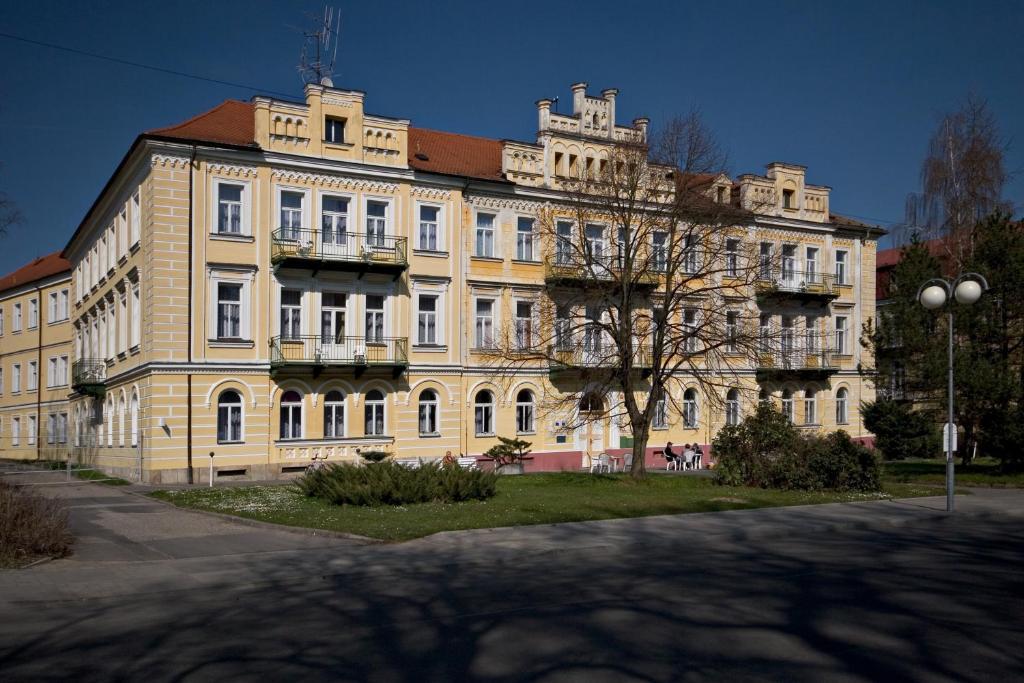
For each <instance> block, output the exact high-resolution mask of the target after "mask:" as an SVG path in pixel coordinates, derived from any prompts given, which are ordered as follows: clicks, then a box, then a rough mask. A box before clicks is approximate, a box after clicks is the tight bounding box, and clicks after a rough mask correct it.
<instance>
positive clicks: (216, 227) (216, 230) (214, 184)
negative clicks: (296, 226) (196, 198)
mask: <svg viewBox="0 0 1024 683" xmlns="http://www.w3.org/2000/svg"><path fill="white" fill-rule="evenodd" d="M222 185H234V186H236V187H241V188H242V196H241V208H240V211H241V215H240V216H239V221H238V227H239V232H221V229H220V188H221V186H222ZM210 197H211V199H212V201H211V202H210V234H211V235H215V236H217V237H251V236H252V220H251V216H252V183H251V182H249V181H248V180H237V179H235V178H213V179H212V181H211V183H210ZM278 201H280V196H279V198H278ZM280 215H281V214H280V211H279V212H278V213H277V216H278V219H279V220H280ZM280 227H281V226H280V225H278V226H276V227H275V228H274V229H275V230H276V229H277V228H280Z"/></svg>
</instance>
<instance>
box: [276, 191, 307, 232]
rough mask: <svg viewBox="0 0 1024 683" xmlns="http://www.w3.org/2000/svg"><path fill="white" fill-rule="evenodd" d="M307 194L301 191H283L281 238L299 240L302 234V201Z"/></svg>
mask: <svg viewBox="0 0 1024 683" xmlns="http://www.w3.org/2000/svg"><path fill="white" fill-rule="evenodd" d="M304 200H305V195H304V194H302V193H301V192H282V193H281V238H282V239H286V240H299V239H300V238H301V235H302V213H303V211H302V203H303V201H304Z"/></svg>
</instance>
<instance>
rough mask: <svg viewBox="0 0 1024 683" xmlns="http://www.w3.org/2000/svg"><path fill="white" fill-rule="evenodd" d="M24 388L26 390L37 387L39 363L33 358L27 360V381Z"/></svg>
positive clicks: (32, 389) (33, 389)
mask: <svg viewBox="0 0 1024 683" xmlns="http://www.w3.org/2000/svg"><path fill="white" fill-rule="evenodd" d="M25 388H26V389H27V390H28V391H35V390H36V389H38V388H39V365H38V364H37V363H36V361H34V360H30V361H29V362H28V383H27V385H26V387H25Z"/></svg>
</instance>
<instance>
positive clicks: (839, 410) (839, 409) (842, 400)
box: [836, 387, 849, 425]
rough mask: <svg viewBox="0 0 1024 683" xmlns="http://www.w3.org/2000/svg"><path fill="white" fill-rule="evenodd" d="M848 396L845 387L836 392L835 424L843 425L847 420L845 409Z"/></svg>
mask: <svg viewBox="0 0 1024 683" xmlns="http://www.w3.org/2000/svg"><path fill="white" fill-rule="evenodd" d="M848 396H849V392H847V391H846V388H845V387H844V388H842V389H840V390H839V391H837V392H836V424H841V425H844V424H846V422H847V420H848V417H849V416H848V415H847V408H846V404H847V400H848Z"/></svg>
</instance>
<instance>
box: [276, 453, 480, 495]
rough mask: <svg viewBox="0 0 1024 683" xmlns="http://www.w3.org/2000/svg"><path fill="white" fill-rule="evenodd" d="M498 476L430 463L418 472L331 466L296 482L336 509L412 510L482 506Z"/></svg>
mask: <svg viewBox="0 0 1024 683" xmlns="http://www.w3.org/2000/svg"><path fill="white" fill-rule="evenodd" d="M496 483H497V476H496V475H495V474H494V473H493V472H484V471H482V470H464V469H462V468H461V467H458V466H449V467H444V466H442V465H441V464H439V463H428V464H425V465H422V466H421V467H419V468H417V469H411V468H408V467H403V466H402V465H399V464H397V463H394V462H379V463H373V464H369V465H365V466H363V467H359V466H357V465H353V464H349V463H341V464H333V465H328V466H327V467H325V468H323V469H320V470H316V471H313V472H310V473H308V474H306V475H304V476H303V477H301V478H300V479H298V480H297V481H296V485H297V486H298V488H299V490H300V491H301V492H302V493H303V494H304V495H306V496H310V497H315V498H320V499H322V500H326V501H328V502H331V503H334V504H335V505H363V506H380V505H410V504H414V503H432V502H438V503H455V502H459V501H464V500H484V499H486V498H490V497H491V496H493V495H494V494H495V488H496Z"/></svg>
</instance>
